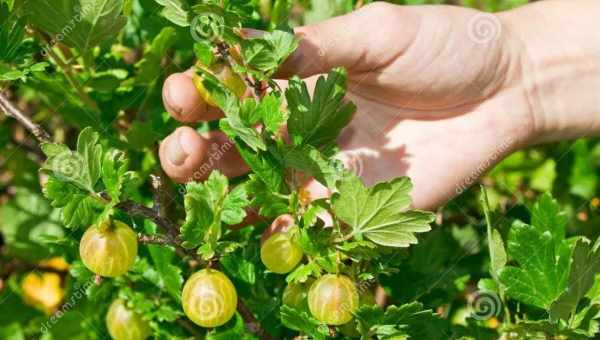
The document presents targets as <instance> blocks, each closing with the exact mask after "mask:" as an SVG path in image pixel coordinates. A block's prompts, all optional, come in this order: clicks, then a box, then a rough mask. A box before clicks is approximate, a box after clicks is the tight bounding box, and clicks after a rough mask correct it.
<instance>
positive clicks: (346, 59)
mask: <svg viewBox="0 0 600 340" xmlns="http://www.w3.org/2000/svg"><path fill="white" fill-rule="evenodd" d="M409 12H410V11H405V10H403V7H402V6H396V5H391V4H386V3H382V2H377V3H373V4H371V5H368V6H365V7H363V8H361V9H360V10H358V11H355V12H351V13H349V14H347V15H343V16H339V17H335V18H332V19H329V20H325V21H322V22H319V23H316V24H312V25H309V26H304V27H299V28H296V29H295V30H294V31H295V33H296V35H297V36H298V37H299V38H300V45H299V47H298V49H297V50H296V51H295V52H294V53H293V54H292V55H291V56H290V57H289V58H288V60H287V61H286V62H285V63H284V65H283V66H282V67H281V69H280V70H279V72H278V73H277V77H281V78H288V77H290V76H292V75H295V74H296V75H299V76H300V77H302V78H305V77H309V76H312V75H316V74H321V73H326V72H328V71H329V70H330V69H332V68H334V67H338V66H343V67H345V68H346V69H348V71H349V72H362V71H367V70H372V69H376V68H377V67H378V66H379V65H384V64H385V63H387V62H389V60H390V59H391V58H394V57H396V56H397V55H398V53H401V52H402V50H403V49H404V48H406V46H407V45H408V44H409V43H410V41H411V37H412V36H414V35H415V22H414V20H413V19H414V16H413V15H410V13H409ZM407 14H409V15H407ZM402 23H404V24H405V25H402V26H401V27H402V31H397V32H390V31H391V30H393V29H390V27H392V28H394V27H398V26H399V25H401V24H402ZM385 27H388V29H387V30H386V29H385Z"/></svg>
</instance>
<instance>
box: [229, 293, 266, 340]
mask: <svg viewBox="0 0 600 340" xmlns="http://www.w3.org/2000/svg"><path fill="white" fill-rule="evenodd" d="M237 310H238V312H239V313H240V315H241V316H242V318H243V319H244V322H245V323H246V327H247V328H248V330H249V331H250V332H252V333H254V334H255V335H257V336H258V337H259V338H261V339H262V340H272V339H273V338H272V337H271V336H270V335H269V333H267V331H265V329H264V328H262V326H261V325H260V322H258V320H256V318H255V317H254V315H252V313H251V312H250V309H248V307H247V306H246V305H245V304H244V303H243V302H242V300H241V299H240V298H239V297H238V307H237Z"/></svg>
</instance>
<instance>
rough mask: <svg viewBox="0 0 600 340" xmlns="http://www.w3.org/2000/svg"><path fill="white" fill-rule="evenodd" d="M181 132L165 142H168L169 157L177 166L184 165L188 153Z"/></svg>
mask: <svg viewBox="0 0 600 340" xmlns="http://www.w3.org/2000/svg"><path fill="white" fill-rule="evenodd" d="M180 139H181V133H177V134H176V135H175V136H172V137H170V138H168V139H167V140H166V141H165V142H166V143H167V158H168V159H169V162H171V164H173V165H175V166H180V165H182V164H183V163H184V162H185V160H186V158H187V157H188V154H187V153H186V152H185V150H184V149H183V146H182V145H181V140H180Z"/></svg>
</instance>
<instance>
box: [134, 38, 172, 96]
mask: <svg viewBox="0 0 600 340" xmlns="http://www.w3.org/2000/svg"><path fill="white" fill-rule="evenodd" d="M176 37H177V33H176V31H175V29H174V28H173V27H164V28H163V29H162V30H161V31H160V33H159V34H158V35H157V36H156V37H154V39H153V40H152V44H151V45H150V48H149V49H148V51H146V53H145V54H144V58H143V59H142V60H140V61H139V62H138V63H137V64H136V65H135V66H136V67H137V68H138V70H137V76H136V83H137V84H139V85H149V84H152V83H154V82H155V81H156V80H157V79H159V78H160V77H161V75H162V72H163V69H162V66H161V62H162V59H163V57H164V56H165V55H166V53H167V51H168V50H169V49H170V48H171V47H172V46H173V45H174V44H175V41H176Z"/></svg>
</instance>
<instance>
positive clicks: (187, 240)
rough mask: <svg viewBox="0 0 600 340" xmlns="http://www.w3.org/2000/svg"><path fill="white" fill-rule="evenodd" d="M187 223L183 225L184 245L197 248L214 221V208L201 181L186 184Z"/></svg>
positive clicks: (182, 237) (182, 236)
mask: <svg viewBox="0 0 600 340" xmlns="http://www.w3.org/2000/svg"><path fill="white" fill-rule="evenodd" d="M184 204H185V223H184V224H183V225H182V226H181V239H182V241H183V243H182V246H183V247H185V248H190V249H191V248H196V247H198V246H199V245H200V244H201V243H202V241H203V240H204V237H205V234H206V233H207V232H208V228H209V227H210V225H211V224H212V223H213V220H214V215H213V211H212V208H211V206H210V204H209V202H208V200H207V198H206V197H205V188H204V185H203V184H201V183H188V184H187V185H186V194H185V197H184Z"/></svg>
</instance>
